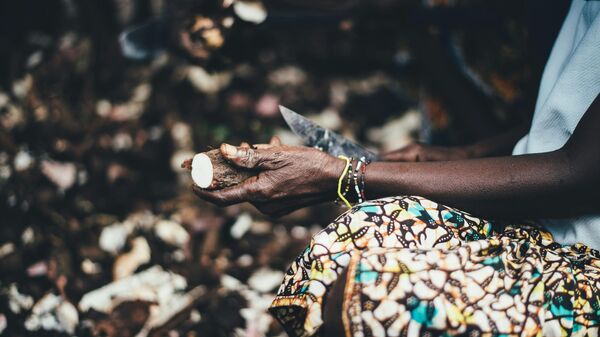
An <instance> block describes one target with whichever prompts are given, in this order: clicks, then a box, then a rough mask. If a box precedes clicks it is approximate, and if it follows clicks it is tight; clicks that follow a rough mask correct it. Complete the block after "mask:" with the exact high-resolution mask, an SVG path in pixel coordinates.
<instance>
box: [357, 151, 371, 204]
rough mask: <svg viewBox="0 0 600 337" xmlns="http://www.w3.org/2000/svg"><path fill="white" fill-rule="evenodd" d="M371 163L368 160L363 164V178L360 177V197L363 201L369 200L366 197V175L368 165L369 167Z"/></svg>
mask: <svg viewBox="0 0 600 337" xmlns="http://www.w3.org/2000/svg"><path fill="white" fill-rule="evenodd" d="M363 158H364V157H363ZM363 158H361V159H363ZM370 163H371V161H369V160H366V161H364V162H363V165H362V171H361V176H360V195H361V197H362V199H363V200H367V197H366V196H365V175H366V174H367V165H369V164H370Z"/></svg>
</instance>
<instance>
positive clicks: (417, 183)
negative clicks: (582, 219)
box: [366, 150, 598, 219]
mask: <svg viewBox="0 0 600 337" xmlns="http://www.w3.org/2000/svg"><path fill="white" fill-rule="evenodd" d="M580 176H581V175H580V174H578V173H577V172H574V170H573V163H572V161H571V160H570V159H569V156H568V154H567V152H566V151H563V150H559V151H555V152H550V153H543V154H533V155H524V156H514V157H498V158H486V159H472V160H461V161H453V162H426V163H388V162H376V163H372V164H370V165H369V166H368V169H367V175H366V193H367V198H369V199H374V198H379V197H385V196H393V195H419V196H423V197H426V198H429V199H432V200H434V201H436V202H440V203H443V204H446V205H449V206H453V207H456V208H460V209H463V210H466V211H469V212H471V213H473V214H475V215H477V216H481V217H492V218H507V219H508V218H513V219H514V218H535V217H553V216H568V215H573V214H581V212H586V211H589V208H591V207H593V206H591V202H590V200H578V199H584V198H586V196H589V194H590V193H595V197H594V198H593V199H591V200H597V197H598V193H597V192H595V191H592V189H593V188H592V186H589V185H588V186H585V185H586V184H584V183H582V182H581V181H580V179H579V178H578V177H580ZM587 189H589V190H587Z"/></svg>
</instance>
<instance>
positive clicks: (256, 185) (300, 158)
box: [193, 141, 345, 217]
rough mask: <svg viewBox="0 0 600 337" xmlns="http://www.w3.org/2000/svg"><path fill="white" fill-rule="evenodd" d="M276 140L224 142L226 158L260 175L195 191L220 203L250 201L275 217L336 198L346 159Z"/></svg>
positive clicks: (223, 151)
mask: <svg viewBox="0 0 600 337" xmlns="http://www.w3.org/2000/svg"><path fill="white" fill-rule="evenodd" d="M272 143H273V142H272ZM277 143H278V142H277V141H275V145H273V144H271V145H266V144H265V145H262V146H254V147H250V146H249V145H248V144H242V146H240V147H235V146H232V145H228V144H223V145H222V146H221V153H222V154H223V156H225V158H227V159H228V160H230V161H231V163H233V164H234V165H237V166H239V167H243V168H249V169H257V170H258V171H259V173H258V175H257V176H254V177H251V178H249V179H247V180H246V181H244V182H242V183H240V184H238V185H235V186H232V187H229V188H225V189H222V190H216V191H207V190H203V189H201V188H199V187H198V186H195V185H194V186H193V189H194V192H195V193H196V195H198V196H199V197H200V198H202V199H204V200H207V201H209V202H212V203H214V204H217V205H219V206H228V205H232V204H236V203H240V202H246V201H247V202H250V203H252V204H253V205H254V206H255V207H256V208H257V209H258V210H259V211H261V212H262V213H265V214H267V215H271V216H274V217H278V216H281V215H284V214H287V213H290V212H292V211H294V210H296V209H298V208H301V207H305V206H308V205H311V204H316V203H320V202H324V201H328V200H333V199H334V198H335V196H336V191H337V190H336V188H337V180H338V178H339V175H340V174H341V172H342V171H343V169H344V166H345V162H344V161H343V160H340V159H338V158H335V157H332V156H330V155H328V154H326V153H324V152H321V151H319V150H316V149H314V148H309V147H300V146H282V145H277Z"/></svg>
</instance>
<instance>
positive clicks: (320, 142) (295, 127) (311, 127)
mask: <svg viewBox="0 0 600 337" xmlns="http://www.w3.org/2000/svg"><path fill="white" fill-rule="evenodd" d="M279 111H281V115H282V116H283V119H285V122H286V123H287V124H288V125H289V127H290V129H292V131H293V132H294V133H295V134H296V135H298V136H299V137H300V138H302V139H303V140H304V142H305V143H306V145H308V146H312V147H316V148H317V149H319V150H321V151H324V152H327V153H329V154H330V155H332V156H346V157H354V158H360V157H365V158H366V159H368V160H370V161H376V160H377V158H378V157H377V155H376V154H375V153H373V152H371V151H369V150H367V149H365V148H364V147H362V146H360V145H358V144H356V143H355V142H353V141H350V140H348V139H346V138H345V137H343V136H341V135H339V134H337V133H335V132H333V131H331V130H329V129H326V128H324V127H322V126H320V125H318V124H317V123H315V122H313V121H311V120H309V119H307V118H305V117H303V116H301V115H299V114H297V113H295V112H294V111H292V110H290V109H288V108H286V107H284V106H281V105H280V106H279Z"/></svg>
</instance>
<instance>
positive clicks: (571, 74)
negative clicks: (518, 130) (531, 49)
mask: <svg viewBox="0 0 600 337" xmlns="http://www.w3.org/2000/svg"><path fill="white" fill-rule="evenodd" d="M599 12H600V1H585V0H573V2H572V3H571V8H570V10H569V13H568V14H567V17H566V19H565V22H564V23H563V26H562V28H561V30H560V33H559V34H558V37H557V39H556V42H555V43H554V47H553V48H552V52H551V53H550V58H549V59H548V63H547V64H546V68H545V69H544V74H543V76H542V82H541V85H540V91H539V94H538V98H537V102H536V107H535V112H534V115H533V121H532V124H531V129H530V130H529V134H527V135H526V136H525V137H523V138H522V139H521V140H519V142H518V143H517V145H516V146H515V148H514V150H513V155H519V154H525V153H540V152H549V151H554V150H557V149H559V148H561V147H562V146H563V145H564V144H565V143H566V142H567V140H568V139H569V137H570V136H571V134H573V131H574V130H575V127H576V126H577V123H578V122H579V120H580V119H581V117H582V116H583V114H584V113H585V112H586V111H587V109H588V108H589V106H590V105H591V104H592V102H593V101H594V99H595V98H596V96H597V95H598V94H599V93H600V16H599V15H598V13H599ZM540 15H542V14H541V13H540ZM565 198H569V196H568V195H565ZM599 207H600V200H599ZM540 222H541V223H542V224H543V225H544V226H545V227H546V228H548V230H550V232H551V233H552V234H553V236H554V239H555V240H556V241H557V242H558V243H561V244H568V245H571V244H574V243H577V242H581V243H584V244H586V245H587V246H589V247H591V248H595V249H599V250H600V214H596V215H586V216H581V217H576V218H571V219H547V220H541V221H540Z"/></svg>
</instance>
